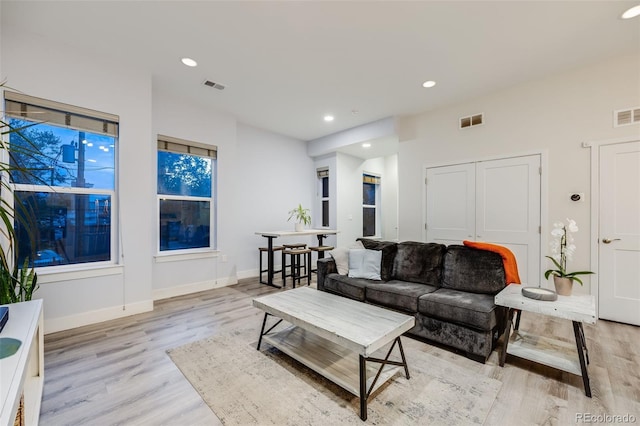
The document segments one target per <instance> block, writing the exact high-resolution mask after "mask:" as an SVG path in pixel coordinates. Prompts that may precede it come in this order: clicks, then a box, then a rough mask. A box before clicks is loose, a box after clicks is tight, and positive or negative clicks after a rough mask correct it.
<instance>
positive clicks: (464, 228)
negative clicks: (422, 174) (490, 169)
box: [426, 163, 476, 245]
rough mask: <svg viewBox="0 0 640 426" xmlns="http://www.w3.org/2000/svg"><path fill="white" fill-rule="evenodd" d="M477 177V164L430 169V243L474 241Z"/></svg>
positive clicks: (427, 208) (428, 188) (427, 213)
mask: <svg viewBox="0 0 640 426" xmlns="http://www.w3.org/2000/svg"><path fill="white" fill-rule="evenodd" d="M475 174H476V168H475V164H474V163H466V164H456V165H453V166H444V167H432V168H428V169H427V182H426V184H427V197H426V198H427V205H426V210H427V211H426V217H427V241H429V242H437V243H440V244H446V245H449V244H460V243H461V242H462V240H474V236H475V220H476V219H475V215H476V213H475V208H476V207H475V204H476V201H475V199H476V192H475V179H476V178H475Z"/></svg>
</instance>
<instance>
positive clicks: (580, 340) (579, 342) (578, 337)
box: [572, 321, 591, 398]
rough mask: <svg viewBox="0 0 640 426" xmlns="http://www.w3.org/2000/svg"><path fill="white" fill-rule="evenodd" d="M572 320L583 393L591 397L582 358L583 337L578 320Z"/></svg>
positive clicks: (587, 375) (587, 376)
mask: <svg viewBox="0 0 640 426" xmlns="http://www.w3.org/2000/svg"><path fill="white" fill-rule="evenodd" d="M572 322H573V334H575V336H576V347H577V349H578V359H580V370H581V371H582V383H584V393H585V395H587V396H588V397H589V398H591V385H590V384H589V372H588V371H587V363H586V362H585V359H584V350H585V346H586V344H585V343H584V340H583V339H584V337H583V336H582V335H581V332H580V328H581V327H580V325H581V324H580V322H578V321H572Z"/></svg>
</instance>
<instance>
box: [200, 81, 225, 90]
mask: <svg viewBox="0 0 640 426" xmlns="http://www.w3.org/2000/svg"><path fill="white" fill-rule="evenodd" d="M204 85H205V86H209V87H213V88H214V89H218V90H224V85H222V84H220V83H215V82H213V81H211V80H206V81H205V82H204Z"/></svg>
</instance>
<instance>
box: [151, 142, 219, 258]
mask: <svg viewBox="0 0 640 426" xmlns="http://www.w3.org/2000/svg"><path fill="white" fill-rule="evenodd" d="M162 143H167V144H169V145H173V146H174V147H176V148H179V149H175V150H173V149H171V148H167V149H163V150H164V151H169V152H173V153H176V154H189V155H194V156H199V157H205V158H210V159H211V196H210V197H196V196H190V195H169V194H159V193H158V190H157V177H156V232H157V239H156V261H159V262H162V261H165V260H169V259H168V258H170V257H171V258H172V259H171V260H183V259H193V258H201V257H210V256H212V255H215V254H216V253H218V250H217V227H216V226H215V225H216V223H217V221H216V217H217V165H218V163H217V147H216V146H213V145H206V144H201V143H197V142H192V141H187V140H184V139H178V138H174V137H170V136H164V135H158V146H160V145H161V144H162ZM176 145H180V147H177V146H176ZM191 148H195V150H198V151H201V150H207V151H209V152H213V153H214V154H210V155H201V154H198V153H192V152H188V151H190V150H191ZM158 151H160V148H158V149H156V167H157V164H158V162H157V153H158ZM156 176H157V173H156ZM162 200H178V201H208V202H209V209H210V211H209V247H197V248H188V249H181V250H160V244H161V242H160V237H161V233H160V202H161V201H162ZM163 259H165V260H163Z"/></svg>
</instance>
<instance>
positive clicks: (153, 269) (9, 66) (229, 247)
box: [1, 28, 315, 333]
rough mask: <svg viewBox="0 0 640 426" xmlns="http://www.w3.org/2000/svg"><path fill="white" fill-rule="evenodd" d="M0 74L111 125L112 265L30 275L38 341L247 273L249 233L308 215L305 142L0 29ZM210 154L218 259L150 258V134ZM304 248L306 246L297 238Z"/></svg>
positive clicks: (252, 258) (252, 264)
mask: <svg viewBox="0 0 640 426" xmlns="http://www.w3.org/2000/svg"><path fill="white" fill-rule="evenodd" d="M1 49H2V50H1V53H2V55H1V56H2V67H3V68H2V72H3V74H4V75H5V76H6V77H7V79H8V82H9V85H10V86H11V87H14V88H15V89H16V90H20V91H22V92H24V93H25V94H28V95H31V96H36V97H41V98H46V99H51V100H54V101H57V102H63V103H68V104H72V105H78V106H81V107H85V108H91V109H95V110H97V111H104V112H107V113H112V114H116V115H118V116H119V117H120V137H119V155H118V172H119V175H118V182H119V185H120V190H119V197H120V208H121V215H120V217H121V222H122V223H121V229H122V248H123V250H122V253H123V254H124V257H123V262H122V264H121V265H115V266H112V267H108V268H103V269H101V270H95V269H94V268H85V269H84V270H82V271H78V270H77V269H78V268H77V267H76V268H71V269H73V270H72V271H68V272H66V273H56V274H53V273H45V272H43V271H39V272H38V277H39V282H40V283H41V287H40V289H39V290H38V291H37V292H36V293H35V297H36V298H42V299H44V316H45V330H46V332H48V333H49V332H53V331H59V330H64V329H67V328H73V327H77V326H81V325H86V324H91V323H95V322H100V321H104V320H108V319H113V318H117V317H120V316H125V315H130V314H134V313H138V312H143V311H148V310H151V309H153V300H154V299H158V298H163V297H169V296H172V295H176V294H184V293H187V292H192V291H198V290H203V289H207V288H212V287H216V286H222V285H228V284H231V283H235V282H236V281H237V279H238V278H242V277H245V276H256V275H257V273H258V250H257V247H258V246H260V245H265V244H266V241H265V240H264V238H262V237H260V236H257V235H255V234H254V233H255V232H256V231H264V230H266V231H269V230H279V229H293V226H294V225H293V223H288V222H287V218H288V214H287V212H288V211H289V210H290V209H292V208H294V207H295V206H297V204H298V203H302V204H303V205H304V206H309V207H311V206H312V203H313V201H314V196H315V186H314V185H315V170H314V167H313V160H312V159H311V158H310V157H309V156H308V155H307V152H306V151H307V146H306V144H305V143H303V142H301V141H298V140H295V139H291V138H288V137H284V136H281V135H277V134H273V133H269V132H266V131H262V130H259V129H255V128H252V127H250V126H245V125H242V124H238V123H237V122H236V120H235V118H234V117H232V116H229V115H227V114H225V113H220V112H218V111H209V110H206V109H204V108H202V107H200V106H196V105H190V104H187V103H185V102H184V101H183V100H182V99H181V98H179V97H176V96H172V95H170V94H168V93H165V92H163V90H162V88H161V87H154V86H153V80H152V77H151V75H150V74H149V73H148V72H147V71H143V70H137V69H133V68H130V67H127V66H126V65H122V64H120V63H117V62H113V61H110V60H109V58H100V57H94V56H92V55H91V54H90V53H82V52H79V51H76V50H68V49H67V48H65V47H64V46H61V45H59V44H55V45H50V44H49V43H48V40H47V39H46V38H44V37H37V36H30V35H26V34H21V33H19V30H15V29H11V28H3V29H2V45H1ZM157 134H164V135H168V136H173V137H177V138H181V139H186V140H192V141H195V142H200V143H207V144H212V145H216V146H217V147H218V161H217V178H218V182H217V203H218V206H217V207H218V209H217V221H216V223H217V243H218V249H219V256H217V254H218V253H209V254H206V255H204V256H200V257H198V256H158V252H157V250H158V248H157V240H158V232H157V226H158V225H157V215H158V213H157V199H156V137H157ZM309 242H312V241H311V240H309Z"/></svg>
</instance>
